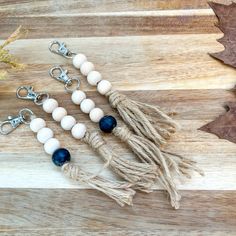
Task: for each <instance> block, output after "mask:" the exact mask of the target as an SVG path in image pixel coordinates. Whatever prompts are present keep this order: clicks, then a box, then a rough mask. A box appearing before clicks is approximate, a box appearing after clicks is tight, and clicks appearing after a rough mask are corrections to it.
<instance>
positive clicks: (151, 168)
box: [17, 86, 157, 192]
mask: <svg viewBox="0 0 236 236" xmlns="http://www.w3.org/2000/svg"><path fill="white" fill-rule="evenodd" d="M23 90H26V91H27V92H28V95H29V94H34V96H33V98H31V100H34V102H35V104H37V105H42V109H43V110H44V111H45V112H46V113H49V114H51V115H52V118H53V119H54V120H55V121H56V122H60V125H61V127H62V129H64V130H65V131H71V135H72V137H73V138H75V139H77V140H82V141H84V142H86V143H87V144H89V145H90V146H91V147H92V148H93V149H94V150H95V151H96V152H97V153H98V154H99V155H100V156H101V157H102V158H103V159H104V160H105V161H106V164H105V165H104V168H105V167H108V166H111V167H112V169H113V170H114V171H115V172H116V173H117V174H118V175H120V176H121V177H122V178H124V179H125V180H127V181H129V182H130V183H131V184H132V185H133V187H134V188H135V189H138V190H142V191H145V192H150V191H151V187H152V185H153V183H154V181H155V179H156V178H157V174H156V166H155V165H151V164H147V163H139V162H135V161H131V160H126V159H124V158H122V157H119V156H118V155H117V154H116V153H115V152H114V150H112V149H111V148H110V147H109V146H108V145H107V144H106V143H105V141H104V139H103V138H102V136H101V135H100V133H99V132H96V131H94V132H91V133H89V132H88V131H87V128H86V126H85V124H83V123H76V119H75V118H74V117H73V116H71V115H68V113H67V111H66V109H65V108H63V107H59V104H58V102H57V100H56V99H53V98H49V95H48V94H46V96H45V94H43V93H35V92H34V91H33V88H32V87H29V86H21V87H19V88H18V89H17V97H18V98H21V99H27V96H28V95H26V96H21V94H22V92H23ZM43 96H44V97H45V99H44V100H43V101H42V102H37V97H38V98H42V97H43Z"/></svg>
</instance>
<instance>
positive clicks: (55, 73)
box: [49, 66, 80, 93]
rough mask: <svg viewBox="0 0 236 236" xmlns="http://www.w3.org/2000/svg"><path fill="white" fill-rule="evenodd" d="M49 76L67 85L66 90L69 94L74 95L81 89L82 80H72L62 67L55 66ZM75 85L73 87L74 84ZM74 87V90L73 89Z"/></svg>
mask: <svg viewBox="0 0 236 236" xmlns="http://www.w3.org/2000/svg"><path fill="white" fill-rule="evenodd" d="M49 75H50V76H51V77H52V78H53V79H56V80H58V81H60V82H62V83H64V84H65V90H66V91H67V92H69V93H73V92H74V91H75V90H77V89H79V87H80V79H79V77H77V78H71V77H70V76H69V75H68V71H67V70H64V69H63V68H62V67H61V66H54V67H52V68H51V69H50V70H49ZM74 83H75V85H74V86H73V84H74ZM72 87H74V89H73V88H72Z"/></svg>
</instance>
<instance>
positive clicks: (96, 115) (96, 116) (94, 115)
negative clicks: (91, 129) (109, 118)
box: [89, 107, 104, 123]
mask: <svg viewBox="0 0 236 236" xmlns="http://www.w3.org/2000/svg"><path fill="white" fill-rule="evenodd" d="M103 116H104V112H103V110H102V109H100V108H98V107H95V108H93V109H92V110H91V111H90V113H89V117H90V119H91V121H93V122H96V123H97V122H99V121H100V120H101V119H102V117H103Z"/></svg>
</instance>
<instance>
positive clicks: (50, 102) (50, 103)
mask: <svg viewBox="0 0 236 236" xmlns="http://www.w3.org/2000/svg"><path fill="white" fill-rule="evenodd" d="M57 107H58V102H57V100H55V99H53V98H49V99H47V100H46V101H44V103H43V110H44V111H45V112H47V113H52V112H53V111H54V110H55V109H56V108H57Z"/></svg>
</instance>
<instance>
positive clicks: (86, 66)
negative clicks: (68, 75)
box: [80, 61, 94, 76]
mask: <svg viewBox="0 0 236 236" xmlns="http://www.w3.org/2000/svg"><path fill="white" fill-rule="evenodd" d="M93 70H94V65H93V63H92V62H89V61H85V62H84V63H83V64H82V65H81V67H80V72H81V74H82V75H85V76H87V75H88V74H89V72H91V71H93Z"/></svg>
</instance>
